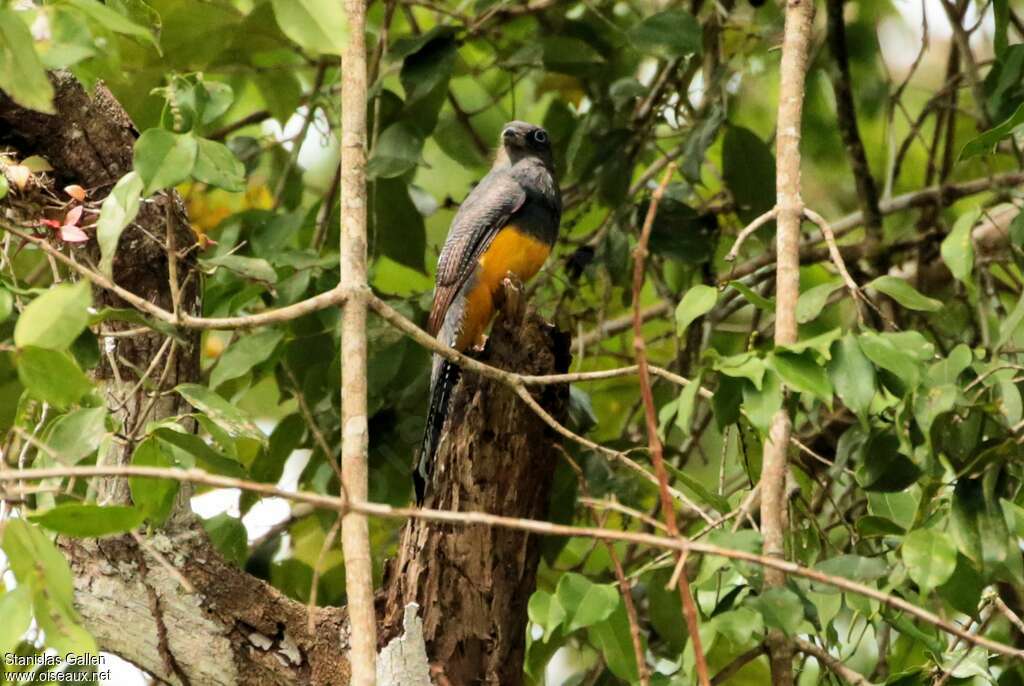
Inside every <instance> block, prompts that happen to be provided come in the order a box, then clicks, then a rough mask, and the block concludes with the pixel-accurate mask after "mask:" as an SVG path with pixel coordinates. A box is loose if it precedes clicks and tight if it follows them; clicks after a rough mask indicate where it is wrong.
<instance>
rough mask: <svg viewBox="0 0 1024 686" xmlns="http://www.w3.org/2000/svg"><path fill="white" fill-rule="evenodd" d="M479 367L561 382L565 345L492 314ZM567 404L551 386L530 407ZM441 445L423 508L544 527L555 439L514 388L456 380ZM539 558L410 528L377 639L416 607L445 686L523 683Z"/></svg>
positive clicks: (508, 541)
mask: <svg viewBox="0 0 1024 686" xmlns="http://www.w3.org/2000/svg"><path fill="white" fill-rule="evenodd" d="M481 359H482V361H485V362H487V363H488V364H492V365H495V366H498V367H501V368H503V369H509V370H515V371H517V372H520V373H524V374H551V373H557V372H564V371H565V370H566V369H567V368H568V363H569V340H568V336H566V335H565V334H562V333H561V332H559V331H557V330H556V329H554V328H553V327H551V326H550V325H548V324H546V323H545V322H544V321H543V320H541V319H540V317H538V316H537V315H536V314H532V313H531V314H528V315H527V316H526V318H525V319H524V320H523V321H522V322H521V323H512V322H509V321H508V320H507V319H506V318H505V317H504V316H502V317H500V318H499V320H498V321H497V322H496V323H495V326H494V330H493V332H492V334H491V337H490V340H489V341H488V343H487V346H486V348H485V349H484V351H483V354H482V356H481ZM568 396H569V393H568V387H567V386H565V385H554V386H544V387H542V388H539V389H538V390H537V391H536V394H535V396H534V397H536V398H537V400H538V402H540V403H541V404H542V405H543V406H544V408H545V409H546V410H547V411H548V412H550V413H551V414H552V415H553V416H555V417H556V418H559V419H560V420H561V418H564V416H565V414H566V409H567V407H568ZM443 436H444V439H443V441H442V443H441V446H440V448H439V450H438V453H437V458H436V468H435V472H434V483H433V484H432V487H431V490H430V491H429V494H428V496H427V500H426V502H425V503H424V506H425V507H430V508H437V509H442V510H454V511H471V510H476V511H484V512H493V513H501V514H503V515H507V516H512V517H529V518H540V519H543V518H545V517H546V515H547V509H548V495H549V492H550V487H551V482H552V478H553V474H554V469H555V466H556V464H557V461H558V460H559V459H560V457H559V453H558V451H557V449H556V442H557V436H556V435H555V434H554V432H553V431H552V430H551V429H550V428H549V427H548V426H547V425H546V424H545V423H544V422H543V421H542V420H541V419H540V418H539V417H537V415H536V414H535V413H534V412H533V410H531V409H530V408H529V407H527V406H526V404H525V403H523V402H522V400H520V399H519V398H518V397H516V393H515V391H514V390H513V389H512V388H509V387H508V386H506V385H504V384H501V383H499V382H496V381H492V380H489V379H484V378H482V377H480V376H478V375H475V374H473V373H470V372H466V373H464V374H463V376H462V380H461V381H460V382H459V385H458V386H457V387H456V390H455V393H454V395H453V397H452V402H451V406H450V410H449V415H448V419H447V421H446V423H445V427H444V431H443ZM539 558H540V538H539V537H538V536H537V535H534V534H527V533H525V532H522V531H509V530H502V529H496V528H491V527H487V526H467V527H460V526H450V525H446V524H439V523H436V522H427V521H422V520H410V521H409V522H408V523H407V524H406V526H405V528H404V530H403V532H402V538H401V543H400V544H399V552H398V557H397V559H395V560H393V561H391V563H390V564H389V566H388V569H387V571H386V572H385V584H384V586H385V588H386V596H387V597H386V600H385V610H384V621H383V626H382V631H381V633H382V639H381V640H382V641H383V642H384V643H386V642H387V641H389V640H390V639H391V638H393V637H395V636H397V635H399V634H401V633H402V627H403V623H404V619H405V612H406V607H407V605H409V603H418V604H419V605H420V607H421V608H422V610H421V614H422V620H423V637H424V639H425V641H426V645H427V654H428V655H429V657H430V660H431V662H432V663H436V664H440V665H442V666H443V669H444V673H445V676H446V677H447V678H448V679H449V680H450V681H451V683H453V684H462V683H467V684H468V683H479V684H494V685H498V684H500V685H501V686H515V685H516V684H519V683H521V681H522V678H523V674H522V664H523V652H524V649H525V637H526V618H527V615H526V605H527V603H528V601H529V599H530V595H531V594H532V592H533V590H534V586H535V582H536V569H537V564H538V561H539Z"/></svg>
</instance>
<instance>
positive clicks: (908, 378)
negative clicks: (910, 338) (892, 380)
mask: <svg viewBox="0 0 1024 686" xmlns="http://www.w3.org/2000/svg"><path fill="white" fill-rule="evenodd" d="M902 342H903V341H901V340H900V339H897V338H894V337H893V335H892V334H877V333H873V332H865V333H862V334H861V335H860V336H858V337H857V343H858V344H859V346H860V349H861V352H863V353H864V355H865V356H866V357H867V358H868V359H869V360H871V361H872V362H873V363H874V364H875V365H876V366H878V367H881V368H882V369H885V370H887V371H889V372H891V373H892V374H894V375H895V376H896V377H897V378H898V379H899V380H900V381H901V382H902V383H903V385H904V387H905V388H906V390H912V389H913V388H916V387H917V385H918V384H919V383H920V382H921V371H922V370H921V362H920V361H919V360H917V359H915V354H914V351H913V350H911V349H907V348H905V347H903V346H902V345H901V343H902Z"/></svg>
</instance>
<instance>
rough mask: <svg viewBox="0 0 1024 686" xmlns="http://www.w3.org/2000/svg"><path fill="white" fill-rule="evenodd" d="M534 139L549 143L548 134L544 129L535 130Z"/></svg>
mask: <svg viewBox="0 0 1024 686" xmlns="http://www.w3.org/2000/svg"><path fill="white" fill-rule="evenodd" d="M533 140H535V141H537V142H538V143H547V142H548V134H546V133H545V132H544V129H537V130H536V131H534V132H533Z"/></svg>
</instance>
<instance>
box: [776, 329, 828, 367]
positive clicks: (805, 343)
mask: <svg viewBox="0 0 1024 686" xmlns="http://www.w3.org/2000/svg"><path fill="white" fill-rule="evenodd" d="M842 333H843V332H842V330H841V329H839V328H835V329H829V330H828V331H826V332H825V333H819V334H818V335H817V336H811V337H810V338H801V339H800V340H799V341H797V342H796V343H790V344H788V345H779V346H776V348H777V349H778V350H781V351H783V352H787V353H793V354H794V355H803V354H804V353H805V352H807V351H808V350H810V351H813V352H815V353H817V354H818V357H820V358H822V359H825V360H829V359H831V358H832V344H833V343H835V342H836V341H837V340H839V337H840V336H841V335H842Z"/></svg>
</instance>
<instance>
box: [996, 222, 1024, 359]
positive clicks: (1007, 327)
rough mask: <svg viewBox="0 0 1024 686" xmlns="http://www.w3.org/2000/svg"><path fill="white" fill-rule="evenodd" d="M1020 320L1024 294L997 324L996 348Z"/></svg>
mask: <svg viewBox="0 0 1024 686" xmlns="http://www.w3.org/2000/svg"><path fill="white" fill-rule="evenodd" d="M1022 216H1024V215H1022ZM1022 321H1024V295H1022V296H1021V297H1020V300H1018V301H1017V304H1016V305H1015V306H1014V308H1013V311H1012V312H1010V316H1009V317H1007V318H1006V319H1004V320H1003V322H1002V323H1001V324H1000V325H999V340H998V341H996V349H997V350H998V349H999V348H1001V347H1003V345H1004V344H1006V342H1007V341H1009V340H1010V338H1011V337H1012V336H1014V335H1015V334H1016V333H1017V329H1019V328H1020V325H1021V322H1022Z"/></svg>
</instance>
